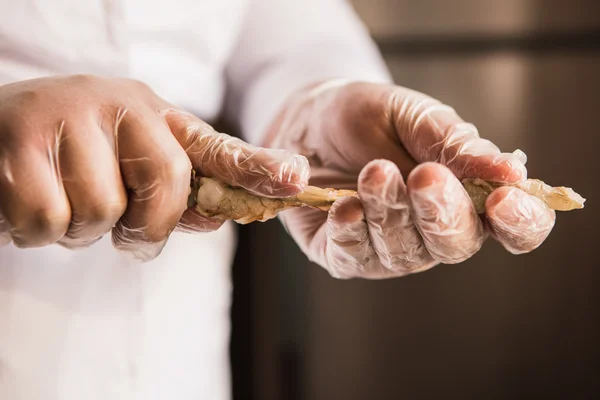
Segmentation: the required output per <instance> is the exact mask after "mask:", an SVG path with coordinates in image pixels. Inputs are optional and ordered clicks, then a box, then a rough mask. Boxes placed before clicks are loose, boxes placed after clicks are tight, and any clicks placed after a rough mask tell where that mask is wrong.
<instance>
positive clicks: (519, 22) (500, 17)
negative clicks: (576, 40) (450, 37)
mask: <svg viewBox="0 0 600 400" xmlns="http://www.w3.org/2000/svg"><path fill="white" fill-rule="evenodd" d="M350 2H351V3H352V4H353V5H354V7H355V8H356V10H357V11H358V13H359V14H360V15H361V17H362V18H363V20H364V21H365V23H366V24H367V25H368V26H369V28H370V30H371V32H372V34H374V35H375V36H383V37H385V36H402V35H445V34H455V35H460V34H477V35H520V34H523V33H532V32H539V31H565V30H572V29H578V30H581V29H591V28H594V29H597V28H598V27H600V12H599V8H598V1H597V0H452V1H446V0H351V1H350Z"/></svg>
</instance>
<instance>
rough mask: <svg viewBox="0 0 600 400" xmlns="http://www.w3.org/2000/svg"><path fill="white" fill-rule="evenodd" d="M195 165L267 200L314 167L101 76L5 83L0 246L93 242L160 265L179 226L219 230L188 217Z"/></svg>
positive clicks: (299, 183) (0, 93)
mask: <svg viewBox="0 0 600 400" xmlns="http://www.w3.org/2000/svg"><path fill="white" fill-rule="evenodd" d="M192 167H193V168H194V169H195V170H196V171H197V172H198V173H199V174H207V175H210V176H213V177H216V178H218V179H221V180H223V181H224V182H227V183H229V184H232V185H236V186H242V187H244V188H246V189H248V190H251V191H253V192H254V193H257V194H260V195H264V196H291V195H294V194H295V193H297V192H298V191H301V190H303V189H304V187H305V185H306V183H307V180H308V176H309V173H310V172H309V167H308V163H307V161H306V159H305V158H303V157H301V156H297V155H292V154H290V153H288V152H285V151H282V150H265V149H261V148H256V147H253V146H250V145H248V144H246V143H244V142H242V141H240V140H239V139H236V138H232V137H230V136H227V135H224V134H220V133H217V132H216V131H214V130H213V129H212V128H211V127H210V126H209V125H208V124H206V123H204V122H202V121H201V120H199V119H198V118H195V117H194V116H192V115H190V114H188V113H185V112H182V111H180V110H177V109H176V108H175V107H173V106H172V105H170V104H168V103H167V102H166V101H164V100H162V99H161V98H159V97H158V96H157V95H156V94H154V93H153V92H152V91H151V90H150V89H149V88H148V87H147V86H145V85H143V84H141V83H139V82H137V81H132V80H126V79H105V78H99V77H93V76H69V77H59V78H44V79H37V80H30V81H24V82H19V83H14V84H10V85H5V86H0V237H2V239H1V240H0V242H4V243H6V242H9V241H10V240H12V241H14V243H15V245H16V246H18V247H23V248H25V247H41V246H45V245H49V244H52V243H58V244H60V245H63V246H66V247H70V248H76V247H83V246H87V245H90V244H92V243H94V242H95V241H97V240H98V239H99V238H101V237H102V236H103V235H104V234H106V233H107V232H109V231H111V230H112V239H113V243H114V245H115V246H116V248H118V249H121V250H125V251H129V252H132V253H133V254H134V255H135V256H136V257H138V258H140V259H142V260H150V259H152V258H155V257H156V256H157V255H158V254H159V253H160V251H161V250H162V248H163V247H164V245H165V243H166V241H167V238H168V236H169V234H170V233H171V232H172V231H173V230H174V229H180V230H185V231H209V230H214V229H217V228H218V227H219V226H220V222H218V221H214V220H211V219H208V218H205V217H202V216H201V215H199V214H197V213H195V212H194V211H193V210H191V209H189V210H188V209H187V198H188V195H189V193H190V178H191V169H192Z"/></svg>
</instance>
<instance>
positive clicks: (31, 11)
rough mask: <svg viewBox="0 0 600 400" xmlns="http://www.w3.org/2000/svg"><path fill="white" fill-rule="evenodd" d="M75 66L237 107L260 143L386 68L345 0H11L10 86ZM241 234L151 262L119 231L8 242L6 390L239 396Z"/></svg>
mask: <svg viewBox="0 0 600 400" xmlns="http://www.w3.org/2000/svg"><path fill="white" fill-rule="evenodd" d="M77 73H88V74H97V75H104V76H121V77H130V78H134V79H138V80H141V81H144V82H145V83H147V84H148V85H150V86H151V87H152V88H153V89H154V90H155V91H156V92H157V93H158V94H159V95H160V96H162V97H163V98H165V99H167V100H168V101H170V102H172V103H174V104H176V105H178V106H180V107H182V108H184V109H186V110H188V111H191V112H194V113H196V114H197V115H198V116H200V117H201V118H203V119H205V120H207V121H209V122H211V121H213V120H214V119H215V118H216V117H217V115H218V114H219V113H220V112H224V113H225V114H227V115H228V116H229V117H231V118H232V119H233V120H234V121H236V122H237V123H238V124H239V127H240V128H241V132H243V134H244V138H245V139H246V140H248V141H250V142H254V143H260V140H261V134H262V132H263V131H264V129H265V126H266V125H267V124H268V122H269V121H270V119H271V118H272V117H273V114H274V113H275V112H276V111H277V109H278V108H279V107H280V106H281V103H282V101H284V100H285V97H286V96H287V95H288V94H290V93H291V92H292V91H293V90H295V89H297V88H298V87H300V86H303V85H305V84H307V83H309V82H311V81H314V80H317V79H323V78H328V77H349V78H357V79H362V80H371V81H388V80H389V76H388V75H387V71H386V69H385V67H384V66H383V63H382V62H381V59H380V57H379V55H378V53H377V51H376V49H375V47H374V46H373V44H372V43H371V41H370V39H369V36H368V33H367V32H366V30H365V28H364V26H363V25H362V24H361V22H360V21H359V20H358V19H357V18H356V16H355V15H354V13H353V10H352V9H351V7H350V6H348V5H347V4H346V2H345V1H343V0H302V1H299V0H212V1H211V0H204V1H203V0H169V1H157V0H54V1H51V0H0V85H3V84H6V83H10V82H15V81H20V80H24V79H30V78H37V77H42V76H50V75H55V74H77ZM0 90H1V88H0ZM226 92H228V93H229V95H228V96H227V97H225V94H226ZM225 99H230V100H227V101H226V100H225ZM1 195H2V194H1V193H0V196H1ZM234 238H235V236H234V229H233V226H232V225H231V224H227V225H225V226H224V227H223V228H221V229H220V230H218V231H217V232H213V233H209V234H201V235H184V234H177V233H175V234H173V235H172V236H171V239H170V241H169V243H168V244H167V246H166V247H165V249H164V252H163V253H162V255H161V256H160V257H159V258H158V259H156V260H155V261H152V262H150V263H146V264H141V263H139V262H136V261H133V260H131V259H129V258H128V257H126V256H124V255H123V254H120V253H117V252H116V251H115V250H114V249H113V248H112V246H111V242H110V237H109V235H107V236H106V237H105V238H104V239H103V240H101V241H99V242H98V243H96V244H95V245H93V246H92V247H90V248H88V249H85V250H77V251H70V250H66V249H64V248H61V247H59V246H49V247H46V248H41V249H29V250H20V249H17V248H15V247H14V246H13V245H8V246H4V247H1V248H0V399H2V400H95V399H98V400H100V399H102V400H117V399H118V400H121V399H126V400H163V399H164V400H167V399H168V400H171V399H174V400H192V399H194V400H196V399H202V400H211V399H215V400H226V399H229V398H230V386H229V385H230V381H229V365H228V341H229V329H230V325H229V306H230V294H231V282H230V276H229V272H230V271H229V268H230V265H231V263H232V259H233V254H234V249H235V240H234Z"/></svg>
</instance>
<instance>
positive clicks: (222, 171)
mask: <svg viewBox="0 0 600 400" xmlns="http://www.w3.org/2000/svg"><path fill="white" fill-rule="evenodd" d="M163 115H164V117H165V119H166V121H167V123H168V125H169V128H170V129H171V132H172V133H173V135H174V136H175V138H176V139H177V140H178V141H179V143H180V145H181V146H182V147H183V149H184V150H185V151H186V153H187V155H188V157H189V158H190V160H191V162H192V166H193V168H194V169H195V170H196V171H198V172H199V173H200V174H201V175H203V176H208V177H212V178H216V179H219V180H221V181H223V182H225V183H227V184H229V185H232V186H237V187H242V188H244V189H246V190H248V191H250V192H252V193H254V194H257V195H260V196H269V197H289V196H294V195H295V194H297V193H299V192H301V191H303V190H304V189H305V187H306V185H307V184H308V179H309V177H310V167H309V164H308V160H307V159H306V158H305V157H303V156H300V155H296V154H292V153H289V152H287V151H284V150H277V149H266V148H262V147H256V146H253V145H251V144H248V143H246V142H244V141H242V140H240V139H238V138H235V137H232V136H229V135H227V134H224V133H219V132H217V131H215V130H214V129H213V128H212V127H211V126H210V125H209V124H207V123H206V122H204V121H202V120H200V119H198V118H197V117H195V116H193V115H192V114H189V113H186V112H183V111H179V110H174V109H168V110H165V111H164V112H163Z"/></svg>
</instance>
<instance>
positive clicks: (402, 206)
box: [267, 80, 555, 279]
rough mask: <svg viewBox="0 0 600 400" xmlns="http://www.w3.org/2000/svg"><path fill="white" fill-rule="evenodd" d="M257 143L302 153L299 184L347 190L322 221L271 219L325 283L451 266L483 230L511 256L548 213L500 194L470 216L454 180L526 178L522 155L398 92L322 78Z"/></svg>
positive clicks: (426, 101)
mask: <svg viewBox="0 0 600 400" xmlns="http://www.w3.org/2000/svg"><path fill="white" fill-rule="evenodd" d="M267 137H268V139H267V145H268V146H272V147H278V148H284V149H287V150H290V151H292V152H295V153H299V154H302V155H305V156H306V157H307V158H308V159H309V162H310V164H311V168H312V171H311V180H310V184H311V185H316V186H321V187H334V188H339V189H357V190H358V193H359V198H360V200H359V199H357V198H344V199H341V200H339V201H338V202H336V203H335V204H334V205H333V207H332V208H331V210H330V211H329V213H328V214H325V213H323V212H321V211H318V210H311V209H305V208H301V209H294V210H289V211H286V212H283V213H282V214H281V219H282V221H283V223H284V225H285V226H286V229H287V230H288V231H289V233H290V234H291V235H292V237H293V238H294V239H295V240H296V241H297V242H298V244H299V245H300V247H301V248H302V250H303V251H304V252H305V253H306V254H307V255H308V257H309V258H310V259H311V260H312V261H314V262H316V263H318V264H320V265H321V266H323V267H324V268H326V269H327V270H328V271H329V273H330V274H331V275H332V276H334V277H337V278H352V277H362V278H371V279H379V278H387V277H395V276H403V275H406V274H410V273H414V272H418V271H424V270H426V269H429V268H431V267H433V266H435V265H436V264H438V263H445V264H454V263H459V262H462V261H464V260H466V259H468V258H469V257H471V256H473V255H474V254H475V253H476V252H477V251H479V250H480V248H481V246H482V244H483V243H484V240H485V239H486V237H487V236H489V235H490V234H491V236H492V237H494V238H495V239H497V240H498V241H500V243H502V244H503V245H504V247H505V248H506V249H508V250H509V251H510V252H512V253H515V254H516V253H525V252H529V251H532V250H534V249H535V248H536V247H538V246H539V245H540V244H541V243H542V242H543V241H544V240H545V239H546V237H547V236H548V235H549V233H550V231H551V230H552V228H553V226H554V221H555V213H554V211H553V210H550V209H549V208H547V207H546V205H545V204H544V203H542V201H540V200H539V199H537V198H534V197H531V196H529V195H527V194H525V193H524V192H522V191H520V190H518V189H514V188H509V187H503V188H501V189H498V190H496V191H495V192H494V193H492V195H490V196H489V197H488V199H487V203H486V215H485V217H480V216H479V215H477V213H476V212H475V209H474V206H473V203H472V201H471V200H470V198H469V196H468V195H467V193H466V191H465V190H464V188H463V186H462V184H461V182H460V179H462V178H482V179H486V180H490V181H496V182H517V181H520V180H525V179H526V178H527V171H526V168H525V162H526V157H525V155H524V154H523V153H522V152H515V153H513V154H509V153H501V152H500V150H499V149H498V148H497V147H496V146H495V145H494V144H492V143H491V142H490V141H487V140H484V139H481V138H480V137H479V134H478V132H477V129H476V128H475V126H473V125H472V124H468V123H465V122H464V121H463V120H462V119H461V118H460V117H459V116H458V115H457V114H456V112H455V111H454V110H453V109H452V108H450V107H449V106H447V105H444V104H441V103H440V102H439V101H437V100H435V99H432V98H430V97H428V96H426V95H424V94H422V93H418V92H415V91H412V90H408V89H405V88H402V87H398V86H391V85H379V84H369V83H356V82H347V81H342V80H337V81H328V82H324V83H321V84H318V85H315V86H312V87H309V88H307V89H305V90H302V91H300V92H298V93H296V95H294V96H293V97H292V98H291V99H290V100H289V101H288V102H287V104H286V105H285V106H284V108H283V110H282V111H281V113H280V114H279V116H278V117H277V118H276V121H275V122H274V123H273V124H272V126H271V127H270V129H269V132H268V135H267Z"/></svg>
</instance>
